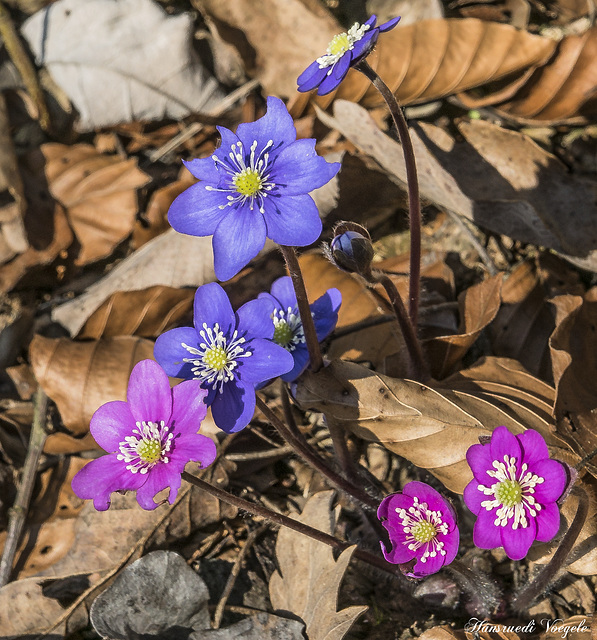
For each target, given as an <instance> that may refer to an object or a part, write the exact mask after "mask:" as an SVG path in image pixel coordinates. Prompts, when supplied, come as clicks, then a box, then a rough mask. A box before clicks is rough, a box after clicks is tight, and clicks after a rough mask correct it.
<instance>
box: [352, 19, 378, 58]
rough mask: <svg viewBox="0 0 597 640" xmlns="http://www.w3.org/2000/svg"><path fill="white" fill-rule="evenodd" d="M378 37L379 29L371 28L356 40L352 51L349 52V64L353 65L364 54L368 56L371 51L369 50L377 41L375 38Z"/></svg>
mask: <svg viewBox="0 0 597 640" xmlns="http://www.w3.org/2000/svg"><path fill="white" fill-rule="evenodd" d="M378 38H379V29H378V28H376V29H371V31H368V32H367V33H366V34H365V35H364V36H363V37H362V38H361V39H360V40H359V41H358V42H355V44H354V47H353V48H352V51H351V52H350V54H351V56H352V60H351V63H350V64H351V66H354V65H355V64H356V63H357V62H359V61H360V60H362V59H363V58H364V57H365V56H368V55H369V53H371V50H372V49H373V47H374V46H375V45H376V43H377V39H378Z"/></svg>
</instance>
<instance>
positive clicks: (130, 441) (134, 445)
mask: <svg viewBox="0 0 597 640" xmlns="http://www.w3.org/2000/svg"><path fill="white" fill-rule="evenodd" d="M168 429H169V427H168V426H167V425H166V424H165V423H164V421H163V420H161V421H160V422H136V423H135V428H134V429H133V431H132V434H131V435H130V436H126V437H125V439H124V440H123V441H122V442H121V443H120V444H119V445H118V449H119V451H120V453H119V454H118V455H117V456H116V458H117V459H118V460H122V461H123V462H126V463H127V465H126V468H127V469H128V470H129V471H131V472H132V473H141V474H146V473H147V472H148V471H149V470H150V469H152V468H153V467H154V466H155V465H156V464H158V462H163V463H165V464H167V463H168V462H169V459H168V457H167V456H166V454H167V453H168V452H169V451H170V449H171V448H172V439H173V438H174V435H173V434H172V433H168ZM148 448H149V449H150V451H153V452H154V455H153V456H152V457H155V459H154V460H145V459H143V457H142V456H143V455H144V454H146V453H147V449H148Z"/></svg>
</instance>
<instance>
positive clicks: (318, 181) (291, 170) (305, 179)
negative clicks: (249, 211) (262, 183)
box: [270, 138, 342, 196]
mask: <svg viewBox="0 0 597 640" xmlns="http://www.w3.org/2000/svg"><path fill="white" fill-rule="evenodd" d="M341 167H342V164H341V163H340V162H327V160H325V159H324V158H322V157H321V156H319V155H317V153H316V151H315V140H313V139H311V138H305V139H303V140H297V141H296V142H293V143H292V144H291V145H289V146H288V147H286V148H285V149H284V150H283V151H282V152H281V153H280V155H279V156H278V157H277V159H276V162H275V165H274V166H273V169H272V172H271V174H270V180H271V181H272V182H273V183H274V184H275V185H276V189H280V191H281V192H283V195H284V196H295V195H301V194H303V193H309V192H310V191H313V189H317V188H319V187H322V186H323V185H324V184H327V183H328V182H329V181H330V180H331V179H332V178H333V177H334V176H335V175H336V174H337V173H338V171H340V168H341Z"/></svg>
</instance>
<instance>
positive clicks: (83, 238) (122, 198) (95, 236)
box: [41, 143, 150, 265]
mask: <svg viewBox="0 0 597 640" xmlns="http://www.w3.org/2000/svg"><path fill="white" fill-rule="evenodd" d="M41 153H42V154H43V156H44V159H45V176H46V178H47V181H48V185H49V189H50V193H51V194H52V196H53V197H54V198H56V200H58V201H59V202H60V204H62V205H63V206H64V208H65V209H66V213H67V216H68V219H69V222H70V224H71V227H72V229H73V231H74V232H75V235H76V237H77V240H78V241H79V244H80V245H81V248H80V251H79V254H78V256H77V259H76V263H77V264H79V265H85V264H88V263H90V262H94V261H95V260H99V259H100V258H105V257H106V256H109V255H110V254H111V253H112V251H113V249H114V247H115V246H116V245H117V244H119V243H120V242H122V241H123V240H124V239H125V238H126V237H127V236H128V235H130V233H131V231H132V230H133V226H134V224H135V217H136V214H137V211H138V206H137V192H136V190H137V189H139V188H140V187H142V186H143V185H145V184H147V183H148V182H149V181H150V177H149V176H148V175H147V174H146V173H144V172H143V171H141V170H140V169H139V168H138V167H137V161H136V159H130V160H123V159H122V158H120V157H119V156H115V155H102V154H100V153H98V152H97V150H96V149H95V147H94V146H92V145H88V144H77V145H73V146H67V145H63V144H57V143H50V144H45V145H43V146H42V147H41Z"/></svg>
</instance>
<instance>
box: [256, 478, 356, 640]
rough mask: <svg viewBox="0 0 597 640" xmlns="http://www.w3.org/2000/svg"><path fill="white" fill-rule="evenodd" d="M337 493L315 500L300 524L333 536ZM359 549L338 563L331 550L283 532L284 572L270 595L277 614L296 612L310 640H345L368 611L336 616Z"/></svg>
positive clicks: (309, 502) (323, 494) (324, 493)
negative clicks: (333, 505) (345, 579)
mask: <svg viewBox="0 0 597 640" xmlns="http://www.w3.org/2000/svg"><path fill="white" fill-rule="evenodd" d="M333 497H334V492H333V491H321V492H319V493H316V494H314V495H312V496H311V497H310V498H309V499H308V500H307V502H306V504H305V507H304V509H303V511H302V513H301V515H300V516H296V519H297V520H299V521H300V522H303V523H305V524H308V525H310V526H312V527H315V528H317V529H319V530H320V531H324V532H325V533H333V530H334V527H335V523H336V517H335V514H334V511H333V510H332V509H331V501H332V499H333ZM354 549H355V547H350V548H348V549H345V550H344V551H343V552H342V553H341V554H340V556H339V557H338V559H337V560H334V554H333V552H332V550H331V549H330V547H329V546H327V545H325V544H323V543H322V542H317V541H316V540H313V539H312V538H308V537H306V536H304V535H302V534H300V533H297V532H296V531H293V530H292V529H286V528H282V529H280V532H279V533H278V540H277V542H276V557H277V558H278V566H279V568H280V572H275V573H274V574H273V575H272V577H271V578H270V583H269V595H270V600H271V603H272V606H273V608H274V609H275V610H282V611H290V612H292V613H294V614H295V615H297V616H298V617H299V618H301V619H302V620H303V622H304V623H305V627H306V632H307V635H308V637H309V638H310V640H341V639H342V638H343V637H344V636H345V634H346V633H347V632H348V630H349V629H350V627H351V626H352V625H353V623H354V621H355V620H356V619H357V618H358V617H359V616H360V615H361V614H362V613H363V612H364V611H365V610H366V609H367V607H366V606H363V607H359V606H355V607H348V608H346V609H342V610H341V611H336V607H337V600H338V591H339V589H340V583H341V582H342V579H343V577H344V573H345V571H346V568H347V567H348V563H349V562H350V558H351V556H352V553H353V551H354Z"/></svg>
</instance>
